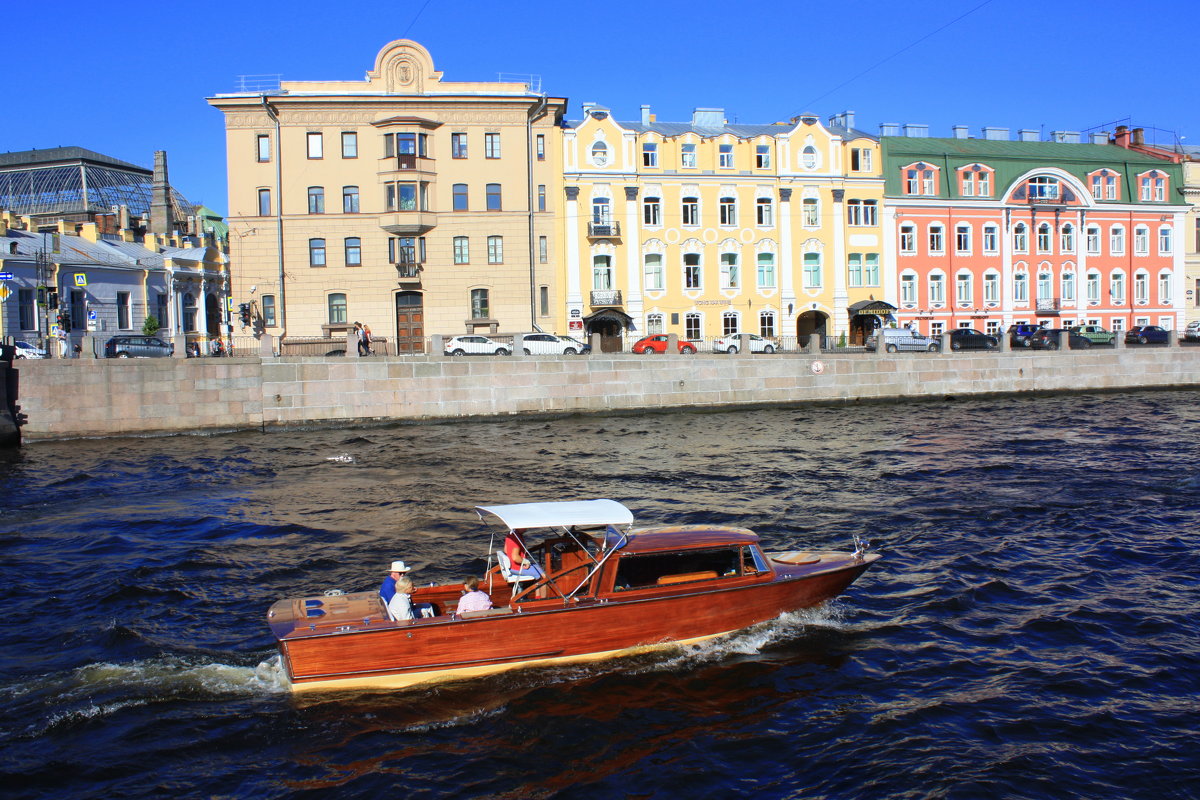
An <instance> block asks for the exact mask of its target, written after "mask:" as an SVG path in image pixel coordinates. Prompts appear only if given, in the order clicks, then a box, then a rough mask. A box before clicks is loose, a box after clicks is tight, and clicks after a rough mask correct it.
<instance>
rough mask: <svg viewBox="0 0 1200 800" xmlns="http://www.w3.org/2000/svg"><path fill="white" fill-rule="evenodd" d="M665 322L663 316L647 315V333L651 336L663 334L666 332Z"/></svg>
mask: <svg viewBox="0 0 1200 800" xmlns="http://www.w3.org/2000/svg"><path fill="white" fill-rule="evenodd" d="M663 321H664V320H663V315H662V314H647V315H646V333H647V334H651V335H653V334H656V333H662V332H663V331H664V328H663Z"/></svg>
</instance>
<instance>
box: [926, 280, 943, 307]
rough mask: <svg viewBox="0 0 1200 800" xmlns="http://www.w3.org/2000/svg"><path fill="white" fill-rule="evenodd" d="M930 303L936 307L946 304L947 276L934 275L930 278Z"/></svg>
mask: <svg viewBox="0 0 1200 800" xmlns="http://www.w3.org/2000/svg"><path fill="white" fill-rule="evenodd" d="M929 302H930V303H933V304H934V305H941V304H942V303H945V302H946V276H945V275H937V274H934V275H930V276H929Z"/></svg>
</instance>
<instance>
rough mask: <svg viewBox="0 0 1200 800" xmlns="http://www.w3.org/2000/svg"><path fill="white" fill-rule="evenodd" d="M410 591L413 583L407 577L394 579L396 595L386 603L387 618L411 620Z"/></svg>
mask: <svg viewBox="0 0 1200 800" xmlns="http://www.w3.org/2000/svg"><path fill="white" fill-rule="evenodd" d="M412 590H413V582H412V580H411V579H410V578H408V577H407V576H402V577H400V578H397V579H396V593H395V594H394V595H392V599H391V600H389V601H388V604H387V610H388V616H389V617H391V618H392V619H393V620H397V621H399V620H402V619H412V618H413V607H412Z"/></svg>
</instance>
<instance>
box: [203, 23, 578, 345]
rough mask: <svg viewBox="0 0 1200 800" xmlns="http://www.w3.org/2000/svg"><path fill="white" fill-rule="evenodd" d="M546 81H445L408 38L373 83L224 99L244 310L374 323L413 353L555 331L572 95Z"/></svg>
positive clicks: (310, 333) (298, 331)
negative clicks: (558, 230) (445, 343)
mask: <svg viewBox="0 0 1200 800" xmlns="http://www.w3.org/2000/svg"><path fill="white" fill-rule="evenodd" d="M539 83H540V81H539V80H538V79H536V78H535V77H533V76H527V77H524V78H523V79H521V80H514V81H504V82H501V81H497V82H450V81H445V80H443V79H442V73H441V72H438V71H437V70H435V69H434V63H433V59H432V58H431V56H430V54H429V53H428V52H427V51H426V50H425V49H424V48H423V47H421V45H419V44H417V43H416V42H413V41H409V40H398V41H394V42H392V43H390V44H388V45H387V46H385V47H384V48H383V49H382V50H380V51H379V54H378V55H377V56H376V58H375V64H374V66H373V68H372V69H371V70H370V71H369V72H367V74H366V78H365V80H361V81H284V82H281V83H280V84H279V86H278V88H272V89H270V90H269V91H265V92H263V91H260V92H237V93H232V94H219V95H217V96H215V97H211V98H208V102H209V103H210V104H211V105H213V106H214V107H216V108H218V109H220V110H221V111H222V112H223V113H224V114H225V126H226V147H227V157H226V160H227V168H228V173H229V226H230V237H229V238H230V247H231V251H232V252H231V257H232V260H233V262H234V263H235V264H237V270H236V274H235V276H234V281H233V302H234V304H235V306H236V305H238V304H243V303H244V304H248V305H249V307H250V309H251V316H252V326H253V327H255V328H256V329H259V330H263V331H265V332H266V333H269V334H272V335H275V336H287V337H319V336H334V337H339V336H342V335H344V334H345V332H346V331H347V330H348V329H349V328H350V327H351V326H352V325H353V323H354V322H355V321H361V322H363V323H365V324H367V325H369V326H370V327H371V330H372V333H373V335H374V336H376V337H377V338H378V337H386V338H387V339H389V340H390V342H391V343H392V346H390V347H388V348H387V350H388V351H389V352H401V353H404V352H421V351H423V349H424V341H425V337H427V336H429V335H430V334H437V333H440V334H446V335H455V334H462V333H472V332H480V333H505V332H517V331H530V330H534V329H536V328H542V329H545V330H553V329H554V327H555V325H554V317H555V312H556V311H558V309H560V308H561V307H562V298H561V297H560V296H559V288H558V286H557V280H556V274H557V273H556V270H557V267H556V265H555V263H554V262H555V259H554V253H555V248H556V247H557V242H556V241H555V224H554V219H555V214H556V212H557V211H558V208H557V206H558V205H559V203H560V202H561V198H562V196H563V192H562V179H561V175H562V169H561V159H560V150H561V148H560V147H559V146H558V145H557V142H558V138H557V136H558V126H559V125H560V124H561V121H562V115H563V113H564V110H565V100H564V99H561V98H554V97H546V96H545V95H544V94H541V93H540V85H539ZM238 328H241V325H240V323H238V322H236V321H235V332H238ZM242 330H243V331H245V330H246V329H244V328H242ZM246 332H248V331H246Z"/></svg>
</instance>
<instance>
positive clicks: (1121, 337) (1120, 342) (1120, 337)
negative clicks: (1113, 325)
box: [1113, 331, 1125, 350]
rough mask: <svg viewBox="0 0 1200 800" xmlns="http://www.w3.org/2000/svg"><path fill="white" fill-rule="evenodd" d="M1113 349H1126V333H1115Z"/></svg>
mask: <svg viewBox="0 0 1200 800" xmlns="http://www.w3.org/2000/svg"><path fill="white" fill-rule="evenodd" d="M1113 334H1114V335H1113V349H1114V350H1124V349H1125V331H1113Z"/></svg>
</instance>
